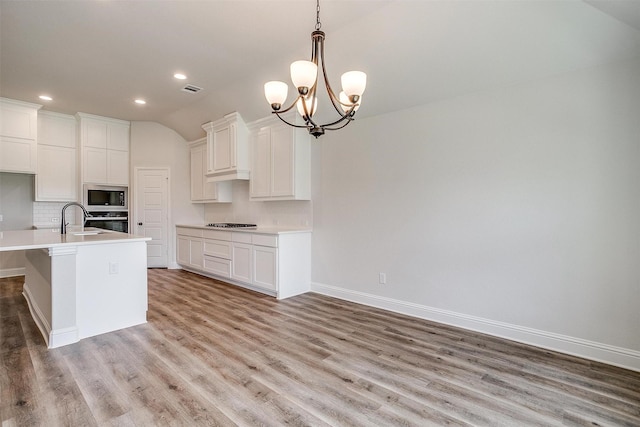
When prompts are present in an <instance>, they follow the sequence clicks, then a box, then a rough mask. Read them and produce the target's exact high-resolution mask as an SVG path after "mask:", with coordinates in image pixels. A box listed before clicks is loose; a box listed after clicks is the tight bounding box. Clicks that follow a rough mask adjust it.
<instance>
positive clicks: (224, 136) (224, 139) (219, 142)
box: [209, 125, 235, 172]
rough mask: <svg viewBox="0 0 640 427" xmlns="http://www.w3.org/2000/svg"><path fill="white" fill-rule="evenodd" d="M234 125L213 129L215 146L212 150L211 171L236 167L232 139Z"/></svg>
mask: <svg viewBox="0 0 640 427" xmlns="http://www.w3.org/2000/svg"><path fill="white" fill-rule="evenodd" d="M232 136H233V135H232V126H231V125H229V126H226V127H224V128H222V129H217V130H214V131H213V146H212V150H211V152H210V155H211V162H210V164H209V166H210V169H211V170H210V171H209V172H221V171H226V170H231V169H233V167H235V147H234V146H233V140H232Z"/></svg>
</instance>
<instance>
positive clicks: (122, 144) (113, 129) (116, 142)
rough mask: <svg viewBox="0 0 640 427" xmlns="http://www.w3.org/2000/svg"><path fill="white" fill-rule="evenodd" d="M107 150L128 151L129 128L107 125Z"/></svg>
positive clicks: (115, 124) (119, 125)
mask: <svg viewBox="0 0 640 427" xmlns="http://www.w3.org/2000/svg"><path fill="white" fill-rule="evenodd" d="M108 128H109V134H108V140H107V148H108V149H110V150H118V151H129V126H128V125H124V124H122V125H121V124H117V123H109V125H108Z"/></svg>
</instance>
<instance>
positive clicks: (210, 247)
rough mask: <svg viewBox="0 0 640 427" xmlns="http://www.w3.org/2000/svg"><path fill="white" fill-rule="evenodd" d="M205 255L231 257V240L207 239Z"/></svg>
mask: <svg viewBox="0 0 640 427" xmlns="http://www.w3.org/2000/svg"><path fill="white" fill-rule="evenodd" d="M204 253H205V255H213V256H216V257H220V258H225V259H231V242H225V241H224V240H211V239H205V241H204Z"/></svg>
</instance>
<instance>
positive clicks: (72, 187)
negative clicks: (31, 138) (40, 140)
mask: <svg viewBox="0 0 640 427" xmlns="http://www.w3.org/2000/svg"><path fill="white" fill-rule="evenodd" d="M38 157H40V162H38V174H37V175H36V200H37V201H58V202H71V201H75V200H76V199H77V196H76V187H77V186H76V149H75V148H66V147H54V146H51V145H39V146H38Z"/></svg>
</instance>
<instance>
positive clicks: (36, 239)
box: [0, 228, 151, 252]
mask: <svg viewBox="0 0 640 427" xmlns="http://www.w3.org/2000/svg"><path fill="white" fill-rule="evenodd" d="M93 233H99V234H93ZM147 240H151V238H150V237H142V236H135V235H132V234H127V233H120V232H117V231H111V230H102V229H97V228H85V229H84V230H75V231H69V232H67V234H60V230H59V229H49V230H46V229H44V230H12V231H0V252H8V251H18V250H29V249H43V248H52V247H60V246H83V245H104V244H109V243H126V242H136V241H147Z"/></svg>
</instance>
